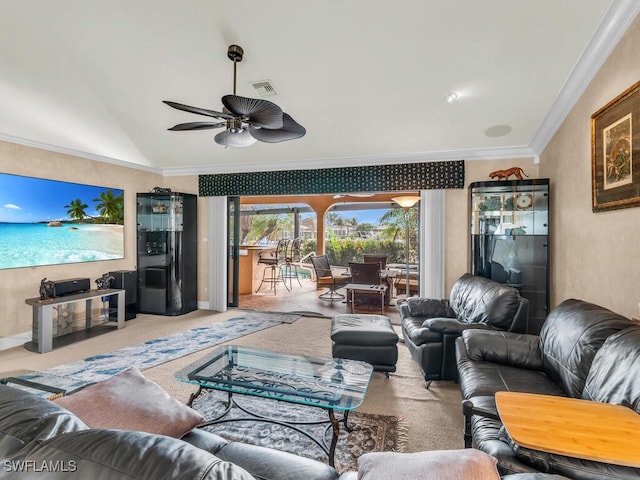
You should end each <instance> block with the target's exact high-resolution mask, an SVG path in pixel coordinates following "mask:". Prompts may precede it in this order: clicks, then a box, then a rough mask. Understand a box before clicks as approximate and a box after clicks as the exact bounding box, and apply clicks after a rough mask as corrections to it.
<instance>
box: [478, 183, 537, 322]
mask: <svg viewBox="0 0 640 480" xmlns="http://www.w3.org/2000/svg"><path fill="white" fill-rule="evenodd" d="M469 212H470V217H471V218H470V233H471V255H470V272H471V273H472V274H474V275H478V276H482V277H486V278H491V279H492V280H495V281H497V282H500V283H504V284H506V285H509V286H512V287H515V288H517V289H518V290H519V292H520V295H521V296H523V297H524V298H526V299H527V300H529V322H528V325H527V333H533V334H537V333H539V331H540V328H541V326H542V323H543V322H544V320H545V318H546V317H547V313H548V312H549V179H532V180H513V181H511V180H507V181H504V180H503V181H488V182H475V183H472V184H471V185H469Z"/></svg>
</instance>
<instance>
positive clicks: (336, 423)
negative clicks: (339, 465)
mask: <svg viewBox="0 0 640 480" xmlns="http://www.w3.org/2000/svg"><path fill="white" fill-rule="evenodd" d="M203 390H209V389H207V388H204V387H198V391H197V392H196V393H192V394H191V396H190V398H189V402H188V403H187V405H188V406H191V405H192V403H193V401H194V400H195V399H196V398H198V397H199V396H200V394H201V393H202V391H203ZM216 391H219V390H216ZM299 405H300V406H305V405H302V404H299ZM234 406H235V407H237V408H238V409H240V410H242V411H243V412H244V413H246V414H247V415H249V417H242V418H225V417H226V416H227V415H229V413H230V412H231V410H232V408H233V407H234ZM315 408H321V409H323V410H326V411H327V412H328V413H329V420H316V421H309V422H304V421H302V422H285V421H282V420H277V419H274V418H270V417H268V416H266V415H261V414H259V413H256V412H252V411H250V410H249V409H248V408H246V407H243V406H242V405H240V404H239V403H238V402H237V401H236V399H235V398H234V396H233V392H229V391H228V392H227V404H226V407H225V410H224V411H223V412H222V413H221V414H220V415H218V416H217V417H216V418H213V419H211V420H207V421H206V422H205V423H203V424H202V425H200V427H206V426H209V425H217V424H221V423H230V422H241V421H254V422H265V423H272V424H275V425H281V426H283V427H286V428H290V429H292V430H294V431H296V432H298V433H300V434H301V435H304V436H305V437H307V438H308V439H310V440H311V441H313V442H314V443H315V444H316V445H318V447H320V448H321V449H322V451H324V453H326V454H327V457H328V459H329V465H330V466H332V467H335V453H336V445H337V443H338V438H339V436H340V424H341V423H342V424H343V425H344V428H345V430H346V431H347V432H352V431H353V428H352V427H350V426H349V424H348V418H349V411H350V410H344V411H343V417H342V418H340V419H338V418H337V417H336V415H335V411H334V410H333V409H331V408H325V407H322V406H317V407H315ZM325 423H326V424H327V428H326V429H325V430H324V434H323V435H322V438H320V439H318V438H316V437H314V436H313V435H311V434H310V433H309V432H306V431H305V430H303V429H301V428H298V427H297V425H322V424H325ZM329 429H331V443H330V444H329V445H328V446H327V435H326V434H327V432H328V431H329Z"/></svg>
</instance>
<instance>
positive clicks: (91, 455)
mask: <svg viewBox="0 0 640 480" xmlns="http://www.w3.org/2000/svg"><path fill="white" fill-rule="evenodd" d="M96 401H97V402H99V401H100V399H99V398H97V399H96ZM158 421H161V419H158ZM69 478H78V479H83V480H84V479H92V480H136V479H137V480H150V479H153V480H183V479H199V480H357V478H358V472H345V473H342V474H338V472H336V470H335V469H334V468H332V467H330V466H329V465H326V464H324V463H321V462H318V461H315V460H311V459H307V458H303V457H300V456H297V455H293V454H291V453H286V452H281V451H277V450H273V449H270V448H264V447H258V446H253V445H248V444H245V443H240V442H229V441H227V440H225V439H223V438H222V437H219V436H218V435H215V434H213V433H209V432H206V431H204V430H199V429H194V430H192V431H190V432H188V433H187V434H186V435H185V436H184V437H182V438H181V439H177V438H173V437H168V436H164V435H155V434H150V433H145V432H139V431H128V430H103V429H90V428H88V427H87V426H86V425H85V424H84V423H83V422H82V421H81V420H80V419H79V418H78V417H76V416H75V415H74V414H73V413H71V412H70V411H68V410H66V409H64V408H63V407H61V406H59V405H57V404H56V403H54V402H51V401H49V400H47V399H45V398H42V397H41V396H38V395H34V394H32V393H29V392H25V391H24V390H20V389H18V388H14V387H11V386H6V385H0V479H2V480H5V479H7V480H37V479H46V480H63V479H65V480H66V479H69ZM367 478H372V477H371V476H368V477H367ZM373 478H376V479H377V478H388V477H387V476H384V477H380V476H374V477H373ZM397 478H399V480H404V479H402V478H400V477H397ZM440 478H442V477H440ZM406 480H413V477H412V478H411V479H406ZM503 480H561V477H556V476H547V475H537V474H524V475H515V476H514V475H510V476H506V477H504V478H503Z"/></svg>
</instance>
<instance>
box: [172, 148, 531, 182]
mask: <svg viewBox="0 0 640 480" xmlns="http://www.w3.org/2000/svg"><path fill="white" fill-rule="evenodd" d="M536 157H537V156H536V154H535V152H534V151H533V150H531V148H529V147H527V146H521V147H501V148H487V149H472V150H445V151H440V152H422V153H407V154H396V155H369V156H352V157H340V158H319V159H318V158H315V159H300V160H296V161H282V162H270V163H269V164H268V165H267V164H265V163H248V164H242V165H238V164H226V165H203V166H198V167H168V168H163V169H162V175H164V176H165V177H173V176H180V175H206V174H214V173H243V172H270V171H277V170H302V169H304V170H316V169H320V168H340V167H354V166H367V165H392V164H396V163H420V162H441V161H449V160H461V159H464V160H500V159H512V158H533V159H534V160H535V158H536Z"/></svg>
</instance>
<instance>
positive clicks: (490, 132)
mask: <svg viewBox="0 0 640 480" xmlns="http://www.w3.org/2000/svg"><path fill="white" fill-rule="evenodd" d="M509 132H511V126H510V125H494V126H493V127H489V128H487V129H486V130H485V131H484V134H485V135H486V136H487V137H494V138H495V137H504V136H505V135H507V134H508V133H509Z"/></svg>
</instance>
